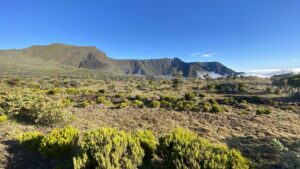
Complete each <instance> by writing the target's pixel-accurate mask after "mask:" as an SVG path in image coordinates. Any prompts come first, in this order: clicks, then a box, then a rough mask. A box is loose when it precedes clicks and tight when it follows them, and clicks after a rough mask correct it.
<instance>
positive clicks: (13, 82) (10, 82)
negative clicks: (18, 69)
mask: <svg viewBox="0 0 300 169" xmlns="http://www.w3.org/2000/svg"><path fill="white" fill-rule="evenodd" d="M6 83H7V84H8V85H10V86H19V85H21V84H22V80H21V79H20V78H18V77H15V78H11V79H8V80H6Z"/></svg>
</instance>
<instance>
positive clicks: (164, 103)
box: [160, 100, 173, 108]
mask: <svg viewBox="0 0 300 169" xmlns="http://www.w3.org/2000/svg"><path fill="white" fill-rule="evenodd" d="M160 106H161V107H163V108H172V106H173V104H172V102H169V101H166V100H162V101H161V102H160Z"/></svg>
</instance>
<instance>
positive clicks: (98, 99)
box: [96, 96, 113, 106]
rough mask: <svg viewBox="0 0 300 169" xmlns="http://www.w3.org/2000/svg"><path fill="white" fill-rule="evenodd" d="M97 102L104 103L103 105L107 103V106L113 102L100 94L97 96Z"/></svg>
mask: <svg viewBox="0 0 300 169" xmlns="http://www.w3.org/2000/svg"><path fill="white" fill-rule="evenodd" d="M96 102H97V103H98V104H103V105H106V106H109V105H112V104H113V103H112V102H111V101H109V100H107V99H106V98H105V97H104V96H99V97H98V98H97V100H96Z"/></svg>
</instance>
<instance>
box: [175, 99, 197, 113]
mask: <svg viewBox="0 0 300 169" xmlns="http://www.w3.org/2000/svg"><path fill="white" fill-rule="evenodd" d="M175 108H176V109H177V110H180V111H184V110H186V111H189V110H195V109H196V108H195V106H194V104H193V102H191V101H178V102H177V103H176V105H175Z"/></svg>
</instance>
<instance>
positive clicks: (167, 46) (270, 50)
mask: <svg viewBox="0 0 300 169" xmlns="http://www.w3.org/2000/svg"><path fill="white" fill-rule="evenodd" d="M55 42H57V43H66V44H71V45H84V46H96V47H97V48H98V49H100V50H102V51H104V52H105V53H107V55H108V56H109V57H112V58H119V59H150V58H165V57H168V58H173V57H178V58H180V59H182V60H183V61H187V62H194V61H195V62H207V61H218V62H221V63H223V64H225V65H226V66H228V67H230V68H232V69H234V70H236V71H247V70H256V69H259V70H261V69H283V68H300V1H299V0H1V3H0V49H11V48H25V47H29V46H32V45H46V44H51V43H55Z"/></svg>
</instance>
